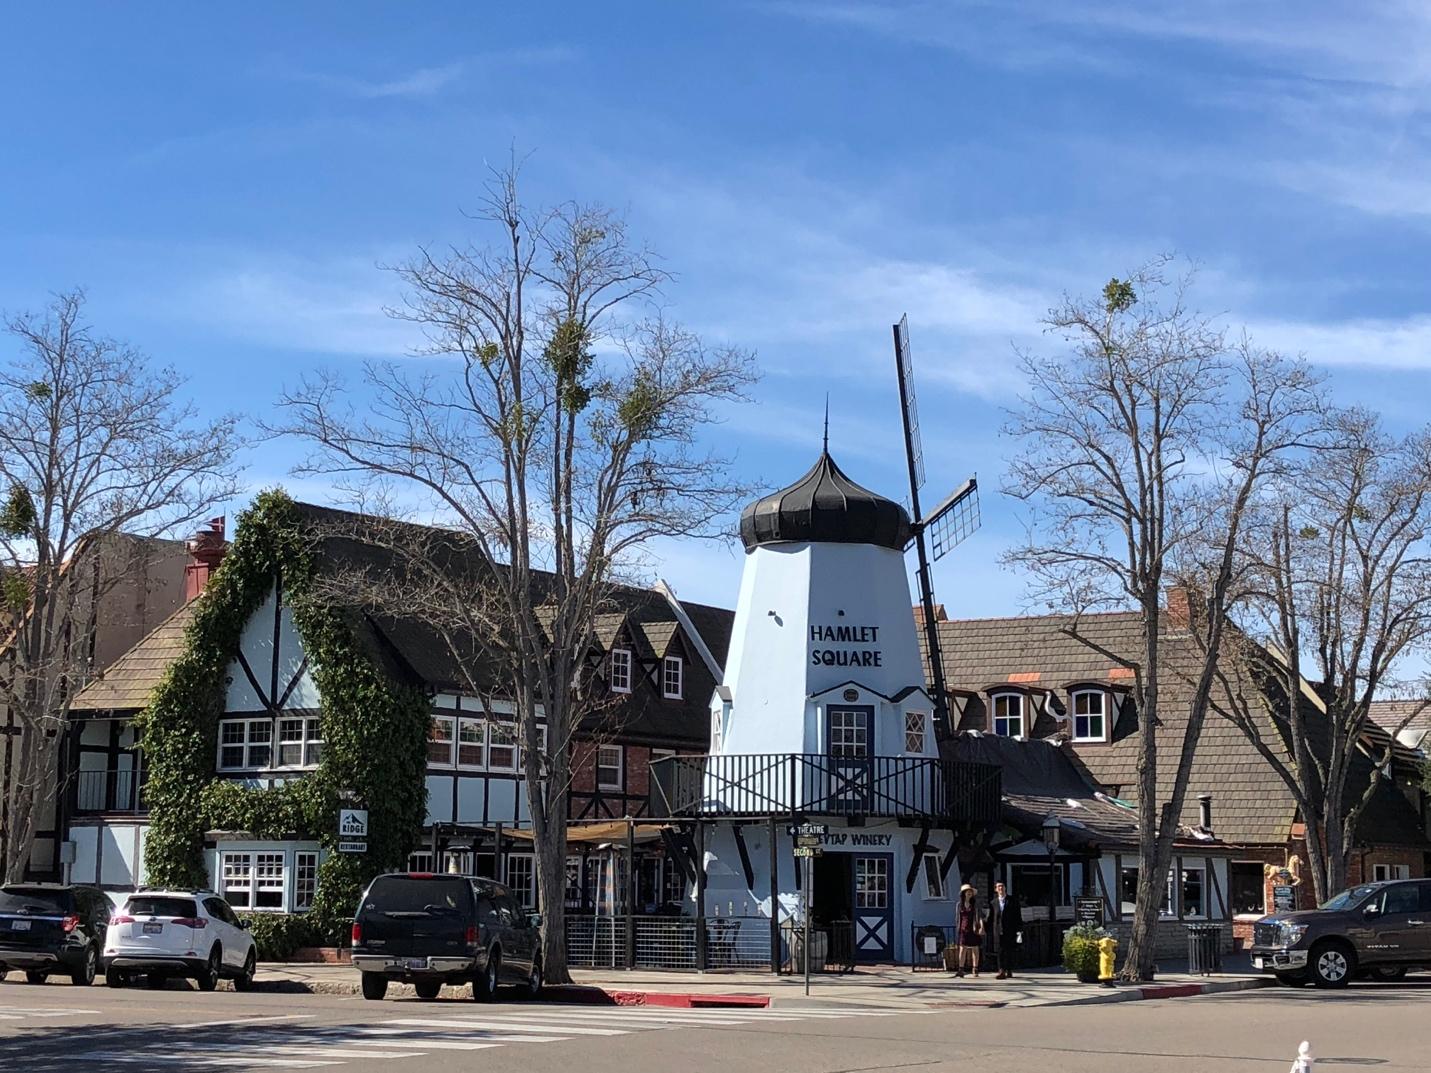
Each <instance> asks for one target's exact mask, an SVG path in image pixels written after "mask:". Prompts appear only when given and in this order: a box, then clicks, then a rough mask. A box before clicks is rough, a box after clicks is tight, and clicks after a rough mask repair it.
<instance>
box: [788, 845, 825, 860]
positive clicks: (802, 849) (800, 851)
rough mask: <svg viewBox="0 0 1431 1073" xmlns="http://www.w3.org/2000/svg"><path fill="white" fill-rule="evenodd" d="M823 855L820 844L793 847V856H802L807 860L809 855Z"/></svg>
mask: <svg viewBox="0 0 1431 1073" xmlns="http://www.w3.org/2000/svg"><path fill="white" fill-rule="evenodd" d="M824 855H825V851H824V849H822V848H821V847H820V846H796V847H795V856H797V857H804V858H805V859H806V860H809V859H810V858H811V857H823V856H824Z"/></svg>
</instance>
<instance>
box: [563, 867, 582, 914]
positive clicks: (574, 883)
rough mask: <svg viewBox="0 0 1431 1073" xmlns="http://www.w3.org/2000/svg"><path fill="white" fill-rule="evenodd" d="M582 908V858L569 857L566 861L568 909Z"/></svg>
mask: <svg viewBox="0 0 1431 1073" xmlns="http://www.w3.org/2000/svg"><path fill="white" fill-rule="evenodd" d="M580 906H581V858H580V857H568V858H567V859H566V907H567V908H568V909H575V908H579V907H580Z"/></svg>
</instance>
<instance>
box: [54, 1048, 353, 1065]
mask: <svg viewBox="0 0 1431 1073" xmlns="http://www.w3.org/2000/svg"><path fill="white" fill-rule="evenodd" d="M66 1057H67V1058H70V1059H74V1060H77V1061H81V1062H116V1063H121V1064H128V1063H133V1062H143V1063H144V1064H145V1065H146V1066H151V1067H152V1066H155V1065H167V1064H170V1063H174V1062H183V1063H184V1064H185V1065H189V1066H264V1067H267V1068H272V1069H316V1068H318V1067H319V1066H334V1065H339V1064H340V1063H338V1062H325V1061H322V1060H320V1059H314V1058H288V1057H283V1056H278V1055H275V1056H274V1057H271V1058H270V1057H268V1056H266V1055H261V1054H252V1055H232V1056H230V1055H207V1054H197V1053H193V1052H189V1051H183V1052H178V1053H176V1052H173V1051H141V1052H138V1053H134V1052H128V1051H82V1052H80V1053H79V1054H72V1055H67V1056H66Z"/></svg>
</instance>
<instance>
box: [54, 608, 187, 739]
mask: <svg viewBox="0 0 1431 1073" xmlns="http://www.w3.org/2000/svg"><path fill="white" fill-rule="evenodd" d="M202 599H203V596H202V595H200V596H199V597H198V599H196V600H191V601H189V602H188V603H186V604H185V605H184V606H182V607H181V608H179V610H177V611H175V612H174V613H173V614H172V615H170V616H169V617H168V618H167V619H165V620H164V621H163V622H161V623H160V624H159V625H158V626H156V627H154V629H153V630H151V631H150V632H149V633H148V634H147V635H145V637H143V638H142V639H141V640H140V641H139V643H138V644H136V645H135V646H134V647H133V648H131V649H130V650H129V651H128V652H126V653H124V655H122V656H120V657H119V658H118V659H117V660H115V661H114V662H113V663H111V664H110V665H109V668H108V669H107V670H105V671H104V672H103V673H101V674H100V675H98V676H97V677H95V678H93V679H91V680H90V683H89V685H87V686H85V687H84V689H82V690H80V692H79V694H78V695H77V696H76V697H75V698H74V700H73V701H71V702H70V711H71V712H73V713H75V714H76V715H79V716H93V715H97V714H99V713H101V712H108V711H114V712H134V711H138V710H139V709H141V708H143V707H144V706H145V705H147V704H148V703H149V694H150V693H152V692H153V691H154V687H155V686H157V685H158V684H159V679H160V678H162V677H163V676H164V672H165V671H166V670H168V669H169V664H171V663H173V662H174V660H175V659H177V658H178V657H179V654H180V653H181V652H182V651H183V650H184V631H185V630H187V629H188V627H189V623H190V622H192V621H193V619H194V612H195V611H196V610H197V609H198V601H199V600H202Z"/></svg>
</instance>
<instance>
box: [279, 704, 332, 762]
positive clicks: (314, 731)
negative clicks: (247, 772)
mask: <svg viewBox="0 0 1431 1073" xmlns="http://www.w3.org/2000/svg"><path fill="white" fill-rule="evenodd" d="M285 723H289V724H292V723H297V724H298V730H299V734H300V735H301V736H300V737H298V738H292V739H289V740H287V741H285V740H284V737H283V731H284V726H283V725H284V724H285ZM277 724H278V725H277V728H276V732H275V734H274V736H273V753H272V757H271V760H272V764H273V767H274V768H275V769H281V770H284V771H302V770H311V769H313V768H316V767H317V766H318V760H319V758H320V757H321V756H322V753H323V726H322V720H321V719H320V718H319V717H318V716H316V715H280V716H279V717H278V720H277ZM285 745H286V746H290V747H292V746H295V745H296V746H297V747H298V752H299V756H300V757H301V759H300V761H299V762H298V763H296V764H286V763H284V762H283V756H282V754H283V748H284V746H285Z"/></svg>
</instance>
